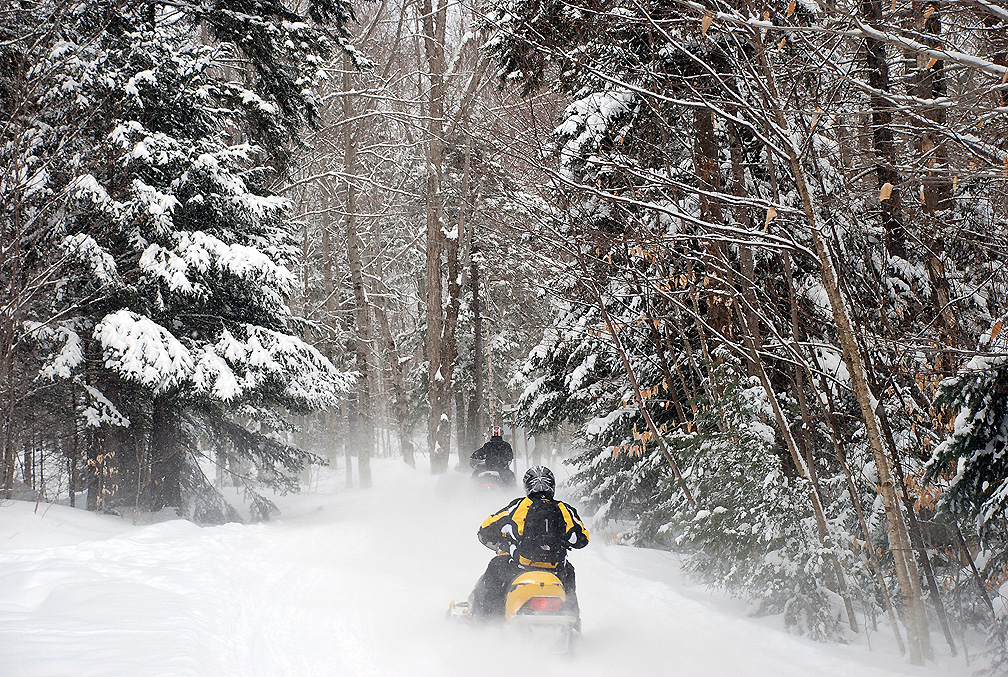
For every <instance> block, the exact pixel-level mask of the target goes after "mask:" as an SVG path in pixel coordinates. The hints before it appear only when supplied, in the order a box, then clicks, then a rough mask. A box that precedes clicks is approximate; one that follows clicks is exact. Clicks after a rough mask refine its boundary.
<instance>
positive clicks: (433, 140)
mask: <svg viewBox="0 0 1008 677" xmlns="http://www.w3.org/2000/svg"><path fill="white" fill-rule="evenodd" d="M421 13H422V14H421V22H422V25H423V38H424V51H425V55H426V57H427V67H428V69H429V70H428V76H429V78H430V88H429V94H428V105H427V119H428V130H427V131H428V139H427V190H426V205H427V277H426V287H427V294H426V296H427V355H426V357H427V361H428V367H427V378H428V387H429V393H428V394H429V398H428V399H429V403H430V413H429V415H428V418H427V440H428V445H429V447H430V455H431V456H430V458H431V472H434V473H443V472H445V471H446V470H447V469H448V453H449V449H448V439H449V437H448V435H449V433H450V427H449V426H450V420H449V418H448V414H449V409H448V403H449V402H450V399H449V397H448V395H449V389H450V387H451V385H450V375H446V374H445V371H446V370H447V369H449V368H450V367H449V366H448V365H445V364H444V362H443V360H444V358H445V355H446V353H450V352H451V348H449V349H448V350H446V349H445V346H444V329H445V327H444V324H445V322H444V319H445V309H444V307H443V305H442V298H441V295H442V289H443V285H442V276H441V254H442V252H443V251H444V248H445V242H444V240H445V237H444V231H443V227H444V223H443V213H444V203H443V197H442V194H441V179H442V163H443V161H444V139H443V132H444V114H445V101H444V88H445V85H444V75H445V68H446V64H445V55H444V35H445V23H446V19H447V3H446V2H445V1H444V0H439V1H438V5H437V8H436V9H435V8H434V7H433V6H432V0H423V1H422V3H421Z"/></svg>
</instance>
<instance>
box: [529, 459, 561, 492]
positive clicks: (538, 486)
mask: <svg viewBox="0 0 1008 677" xmlns="http://www.w3.org/2000/svg"><path fill="white" fill-rule="evenodd" d="M522 482H524V483H525V493H526V494H528V495H529V496H531V495H532V494H546V496H547V497H548V498H553V492H554V491H556V480H555V479H554V478H553V471H551V470H550V469H549V468H547V467H546V466H544V465H537V466H533V467H531V468H529V469H528V470H527V471H525V477H524V478H522Z"/></svg>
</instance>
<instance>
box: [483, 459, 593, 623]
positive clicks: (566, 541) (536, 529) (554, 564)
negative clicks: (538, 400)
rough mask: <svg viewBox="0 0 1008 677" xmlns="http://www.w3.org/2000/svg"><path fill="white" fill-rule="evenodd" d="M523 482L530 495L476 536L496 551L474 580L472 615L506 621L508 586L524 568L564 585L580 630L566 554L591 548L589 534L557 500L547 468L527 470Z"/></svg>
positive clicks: (513, 503)
mask: <svg viewBox="0 0 1008 677" xmlns="http://www.w3.org/2000/svg"><path fill="white" fill-rule="evenodd" d="M523 483H524V484H525V493H526V494H527V496H525V497H522V498H516V499H515V500H513V501H511V502H510V503H508V504H507V506H506V507H504V508H503V509H501V510H499V511H497V512H496V513H494V514H493V515H490V516H489V517H487V518H486V519H485V520H484V521H483V524H482V526H480V529H479V531H478V532H477V537H478V538H479V540H480V543H482V544H483V545H485V546H487V547H488V548H491V549H494V550H497V555H496V556H495V557H494V558H493V559H491V560H490V564H489V565H487V570H486V572H485V573H484V574H483V575H482V576H481V577H480V579H479V580H478V581H477V582H476V588H475V589H474V590H473V595H472V613H473V616H474V618H476V619H477V620H489V619H493V618H503V616H504V600H505V597H506V596H507V588H508V586H509V585H510V583H511V581H513V580H514V578H515V576H517V575H518V573H519V572H520V571H521V570H523V569H545V570H547V571H552V572H553V573H555V574H556V576H557V578H559V579H560V582H561V583H563V586H564V590H565V591H566V593H567V604H568V608H569V610H570V611H571V612H572V613H573V614H574V616H575V618H576V619H577V620H576V622H575V625H574V628H575V629H576V630H578V631H580V630H581V614H580V609H579V607H578V602H577V594H576V591H575V581H574V567H573V566H571V563H570V562H568V561H567V551H568V550H570V549H574V548H583V547H585V546H586V545H588V530H587V529H585V526H584V523H582V522H581V518H580V517H579V516H578V514H577V510H575V509H574V508H573V507H571V506H570V505H568V504H566V503H564V502H563V501H557V500H555V499H554V498H553V492H554V491H555V489H556V480H555V479H554V477H553V473H552V472H551V471H550V469H549V468H547V467H546V466H543V465H538V466H535V467H532V468H529V469H528V472H526V473H525V477H524V478H523Z"/></svg>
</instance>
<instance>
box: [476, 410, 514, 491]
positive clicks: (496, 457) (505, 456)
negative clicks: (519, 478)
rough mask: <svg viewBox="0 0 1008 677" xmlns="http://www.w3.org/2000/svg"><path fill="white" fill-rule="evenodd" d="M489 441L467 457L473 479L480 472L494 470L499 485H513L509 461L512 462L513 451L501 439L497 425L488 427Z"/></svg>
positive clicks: (499, 428) (512, 474)
mask: <svg viewBox="0 0 1008 677" xmlns="http://www.w3.org/2000/svg"><path fill="white" fill-rule="evenodd" d="M489 432H490V440H489V441H488V442H487V443H486V444H484V445H483V446H482V447H480V448H479V449H477V450H476V451H474V452H473V453H472V456H470V457H469V465H470V466H471V467H472V468H473V477H476V475H478V474H479V473H480V472H481V471H482V470H484V469H486V470H496V471H497V474H498V475H500V479H501V483H502V484H503V485H504V486H506V487H513V486H514V485H515V476H514V473H513V472H511V468H510V465H511V461H513V460H514V450H512V449H511V445H510V444H508V443H507V442H505V441H504V438H503V437H501V427H500V426H499V425H495V426H491V427H490V431H489Z"/></svg>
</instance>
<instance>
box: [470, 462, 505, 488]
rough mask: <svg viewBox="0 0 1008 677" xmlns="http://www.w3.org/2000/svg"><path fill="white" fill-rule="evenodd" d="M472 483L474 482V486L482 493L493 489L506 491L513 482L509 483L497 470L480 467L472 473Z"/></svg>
mask: <svg viewBox="0 0 1008 677" xmlns="http://www.w3.org/2000/svg"><path fill="white" fill-rule="evenodd" d="M473 481H474V482H476V486H477V487H479V488H480V489H482V490H484V491H490V490H494V489H508V488H510V487H511V486H513V484H514V483H513V482H512V481H509V478H506V477H504V476H503V475H502V473H501V471H500V470H498V469H497V468H488V467H485V466H483V467H480V468H478V469H477V470H476V472H474V473H473Z"/></svg>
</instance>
